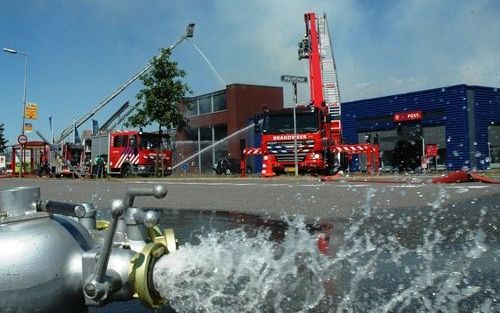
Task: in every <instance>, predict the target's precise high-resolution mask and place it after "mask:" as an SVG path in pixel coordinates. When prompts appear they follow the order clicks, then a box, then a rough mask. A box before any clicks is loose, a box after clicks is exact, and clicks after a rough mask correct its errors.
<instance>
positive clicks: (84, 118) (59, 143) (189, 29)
mask: <svg viewBox="0 0 500 313" xmlns="http://www.w3.org/2000/svg"><path fill="white" fill-rule="evenodd" d="M194 25H195V24H194V23H191V24H189V25H188V26H187V27H186V32H185V34H184V35H182V36H181V37H180V38H179V39H178V40H177V42H175V43H174V44H173V45H171V46H169V47H168V49H169V50H170V51H172V50H173V49H174V48H175V47H177V46H178V45H179V44H180V43H181V42H182V41H184V40H185V39H188V38H192V37H193V33H194ZM151 67H152V64H151V63H148V64H147V65H146V66H145V67H144V68H143V69H141V70H140V71H139V72H137V73H136V74H135V75H133V76H132V77H131V78H129V79H128V80H127V81H125V82H124V83H123V84H122V85H120V86H119V87H118V88H117V89H116V90H115V91H114V92H113V93H111V95H109V96H108V97H106V98H104V99H103V100H102V101H101V102H99V103H98V104H97V106H95V107H94V108H93V109H91V110H90V111H89V112H87V113H85V114H84V115H82V116H81V117H80V118H78V119H77V120H76V121H74V122H72V123H71V124H70V125H68V126H67V127H66V128H64V129H63V131H62V132H61V134H60V135H59V137H57V139H55V140H54V142H52V143H50V142H47V140H46V139H45V137H43V135H41V134H39V133H38V132H37V134H38V135H39V136H40V138H42V140H44V141H45V142H47V143H48V144H49V145H50V149H51V151H57V150H58V149H59V147H62V144H63V141H64V140H65V139H66V138H67V137H68V136H69V135H70V134H72V133H73V132H75V130H76V129H78V127H80V126H81V125H83V124H84V123H85V122H87V121H88V120H89V119H90V118H92V117H93V116H94V115H96V114H97V113H98V112H99V111H100V110H102V109H103V108H104V107H105V106H106V105H107V104H108V103H110V102H111V101H112V100H113V99H114V98H116V97H117V96H118V95H119V94H120V93H122V92H123V91H124V90H125V89H126V88H127V87H128V86H129V85H130V84H132V83H133V82H134V81H136V80H137V79H138V78H139V77H140V76H141V75H143V74H144V73H146V72H147V71H149V69H150V68H151ZM136 107H137V106H132V108H131V109H129V110H128V111H127V112H128V114H130V113H131V112H132V111H133V109H135V108H136ZM128 114H127V115H128ZM127 115H125V117H126V116H127ZM125 117H123V118H121V119H120V120H121V121H123V119H124V118H125ZM115 125H117V124H116V123H115V124H113V126H115ZM55 154H56V155H58V157H59V158H61V154H60V153H58V152H55ZM62 161H63V163H64V164H67V163H68V162H67V161H66V160H62ZM71 170H72V171H73V172H74V173H75V174H77V175H78V176H80V173H76V170H75V167H71Z"/></svg>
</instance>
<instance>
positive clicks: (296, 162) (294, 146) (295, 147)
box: [292, 82, 299, 176]
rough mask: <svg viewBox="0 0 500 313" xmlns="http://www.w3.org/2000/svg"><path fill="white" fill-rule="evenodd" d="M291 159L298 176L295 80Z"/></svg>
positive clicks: (295, 85)
mask: <svg viewBox="0 0 500 313" xmlns="http://www.w3.org/2000/svg"><path fill="white" fill-rule="evenodd" d="M292 85H293V101H294V105H293V160H294V163H295V176H299V160H298V158H297V113H296V110H295V109H296V107H297V82H293V83H292Z"/></svg>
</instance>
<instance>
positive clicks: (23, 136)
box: [17, 135, 28, 145]
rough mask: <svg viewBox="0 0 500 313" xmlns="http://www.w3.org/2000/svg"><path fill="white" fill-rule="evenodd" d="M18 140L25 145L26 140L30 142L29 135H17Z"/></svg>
mask: <svg viewBox="0 0 500 313" xmlns="http://www.w3.org/2000/svg"><path fill="white" fill-rule="evenodd" d="M17 142H19V144H20V145H24V144H25V143H26V142H28V137H26V135H19V136H18V137H17Z"/></svg>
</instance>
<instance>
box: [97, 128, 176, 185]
mask: <svg viewBox="0 0 500 313" xmlns="http://www.w3.org/2000/svg"><path fill="white" fill-rule="evenodd" d="M157 156H158V157H159V158H160V159H161V162H158V163H159V169H158V171H159V172H160V171H161V169H162V168H163V171H164V174H167V175H168V174H171V172H172V150H171V149H170V137H169V136H168V135H163V136H162V140H161V143H160V142H159V140H158V134H154V133H145V132H139V131H115V132H111V133H109V134H106V135H100V136H94V137H93V138H92V149H91V157H92V173H93V174H94V175H97V176H100V175H101V174H102V173H103V172H105V173H106V174H107V175H120V176H122V177H127V176H129V175H130V174H136V175H152V174H154V173H155V166H156V158H157ZM162 162H163V166H162V164H161V163H162ZM160 173H161V172H160Z"/></svg>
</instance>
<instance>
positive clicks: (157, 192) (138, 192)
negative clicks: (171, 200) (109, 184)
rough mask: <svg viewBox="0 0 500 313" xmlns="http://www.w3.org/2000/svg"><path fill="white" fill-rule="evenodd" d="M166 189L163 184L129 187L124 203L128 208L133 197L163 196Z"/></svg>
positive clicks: (131, 204) (165, 193) (159, 197)
mask: <svg viewBox="0 0 500 313" xmlns="http://www.w3.org/2000/svg"><path fill="white" fill-rule="evenodd" d="M167 193H168V190H167V188H166V187H165V186H162V185H157V186H155V187H154V188H129V189H128V190H127V193H126V195H125V203H126V204H127V207H128V208H130V207H132V206H133V205H134V200H135V197H138V196H154V197H155V198H156V199H161V198H165V196H166V195H167Z"/></svg>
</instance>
